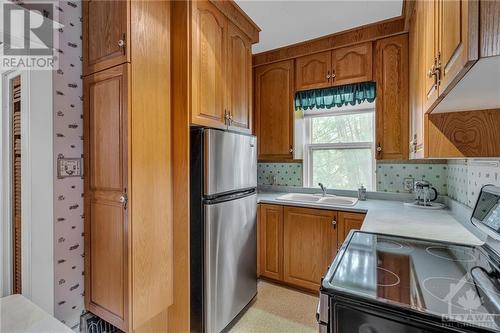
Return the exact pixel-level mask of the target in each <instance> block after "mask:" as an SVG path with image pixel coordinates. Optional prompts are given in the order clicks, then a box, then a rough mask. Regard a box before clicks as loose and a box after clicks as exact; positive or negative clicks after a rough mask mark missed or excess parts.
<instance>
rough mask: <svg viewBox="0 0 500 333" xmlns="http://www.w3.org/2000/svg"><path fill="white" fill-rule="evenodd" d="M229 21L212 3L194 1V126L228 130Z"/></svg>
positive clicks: (192, 119)
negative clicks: (226, 77)
mask: <svg viewBox="0 0 500 333" xmlns="http://www.w3.org/2000/svg"><path fill="white" fill-rule="evenodd" d="M226 38H227V19H226V18H225V17H224V15H223V14H222V13H221V12H219V10H218V9H217V8H216V7H215V6H214V5H213V4H211V3H210V2H208V1H195V2H193V39H192V42H193V48H192V102H193V105H192V114H191V123H193V124H196V125H201V126H210V127H218V128H225V123H224V120H225V119H224V114H225V111H226V110H225V108H226V105H225V104H226V95H225V94H226V83H225V75H226V52H227V50H226V42H227V41H226Z"/></svg>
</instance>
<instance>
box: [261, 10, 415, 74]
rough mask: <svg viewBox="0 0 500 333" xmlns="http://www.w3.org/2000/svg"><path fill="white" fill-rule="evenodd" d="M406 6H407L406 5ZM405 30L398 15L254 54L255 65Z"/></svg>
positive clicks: (403, 19)
mask: <svg viewBox="0 0 500 333" xmlns="http://www.w3.org/2000/svg"><path fill="white" fill-rule="evenodd" d="M405 8H406V7H405ZM404 32H405V18H404V17H402V16H398V17H395V18H391V19H388V20H384V21H380V22H376V23H372V24H367V25H364V26H361V27H357V28H353V29H349V30H345V31H342V32H338V33H334V34H331V35H327V36H324V37H319V38H315V39H311V40H308V41H305V42H301V43H297V44H293V45H289V46H285V47H281V48H278V49H274V50H270V51H266V52H262V53H258V54H254V55H253V59H252V60H253V66H254V67H256V66H260V65H264V64H269V63H274V62H278V61H282V60H287V59H293V58H297V57H300V56H304V55H308V54H312V53H318V52H322V51H328V50H333V49H337V48H340V47H344V46H349V45H354V44H359V43H363V42H369V41H374V40H377V39H381V38H385V37H389V36H393V35H397V34H400V33H404Z"/></svg>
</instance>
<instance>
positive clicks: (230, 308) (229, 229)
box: [204, 194, 257, 333]
mask: <svg viewBox="0 0 500 333" xmlns="http://www.w3.org/2000/svg"><path fill="white" fill-rule="evenodd" d="M204 209H205V217H206V221H205V281H204V283H205V288H204V293H205V295H204V296H205V297H204V299H205V300H206V302H205V303H204V311H205V323H206V325H205V328H206V329H205V332H207V333H218V332H220V331H221V330H222V329H224V328H225V327H226V326H227V325H228V324H229V323H230V322H231V321H232V320H233V319H234V318H235V317H236V315H238V313H239V312H240V311H241V310H242V309H243V308H244V307H245V306H246V305H247V304H248V303H249V302H250V301H251V300H252V298H253V297H254V296H255V295H256V293H257V232H256V222H257V195H256V194H252V195H250V196H246V197H243V198H240V199H236V200H232V201H225V202H221V203H216V204H212V205H205V208H204Z"/></svg>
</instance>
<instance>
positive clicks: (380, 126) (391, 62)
mask: <svg viewBox="0 0 500 333" xmlns="http://www.w3.org/2000/svg"><path fill="white" fill-rule="evenodd" d="M376 61H377V65H376V68H377V74H376V82H377V99H376V122H377V130H376V140H377V141H376V144H377V155H376V158H377V159H379V160H383V159H388V160H406V159H408V157H409V156H408V150H409V149H408V133H409V132H408V130H409V124H408V35H406V34H404V35H398V36H394V37H388V38H384V39H381V40H379V41H377V45H376Z"/></svg>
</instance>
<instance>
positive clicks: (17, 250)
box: [11, 76, 22, 294]
mask: <svg viewBox="0 0 500 333" xmlns="http://www.w3.org/2000/svg"><path fill="white" fill-rule="evenodd" d="M11 82H12V91H11V92H12V101H11V103H12V135H11V140H12V165H11V170H12V171H11V172H12V196H11V200H12V245H13V246H12V253H13V256H12V257H13V263H14V265H13V284H12V285H13V288H12V289H13V292H14V293H15V294H21V293H22V282H21V269H22V262H21V261H22V255H21V237H22V236H21V139H22V138H21V77H19V76H17V77H15V78H14V79H12V81H11Z"/></svg>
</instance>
